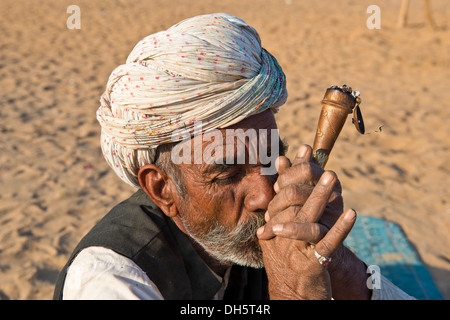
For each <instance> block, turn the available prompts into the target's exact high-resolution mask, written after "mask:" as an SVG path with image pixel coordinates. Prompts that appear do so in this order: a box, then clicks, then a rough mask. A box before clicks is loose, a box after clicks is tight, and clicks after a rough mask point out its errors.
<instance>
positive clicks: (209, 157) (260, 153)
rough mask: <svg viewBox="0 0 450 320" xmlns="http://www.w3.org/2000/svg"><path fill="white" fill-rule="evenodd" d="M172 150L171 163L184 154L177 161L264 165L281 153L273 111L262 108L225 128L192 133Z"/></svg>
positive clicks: (203, 163)
mask: <svg viewBox="0 0 450 320" xmlns="http://www.w3.org/2000/svg"><path fill="white" fill-rule="evenodd" d="M174 151H175V153H174V154H172V160H173V161H174V162H176V161H177V160H179V159H176V157H177V156H182V157H183V160H182V161H179V162H178V164H180V163H184V164H197V165H209V164H214V163H227V164H258V163H263V164H266V163H267V162H268V159H267V158H268V157H276V156H278V154H279V153H280V137H279V134H278V129H277V125H276V121H275V117H274V115H273V113H272V112H271V111H265V112H263V113H261V114H258V115H255V116H252V117H249V118H247V119H245V120H243V121H241V122H239V123H237V124H235V125H232V126H229V127H227V128H222V129H214V130H210V131H208V132H205V133H203V134H200V133H199V134H197V135H195V134H194V137H192V138H190V139H186V140H184V141H182V142H180V144H179V146H178V147H177V148H175V149H174ZM180 151H181V152H180ZM188 154H189V155H190V157H189V156H188ZM174 157H175V158H174ZM270 160H272V161H274V160H273V159H272V158H271V159H270Z"/></svg>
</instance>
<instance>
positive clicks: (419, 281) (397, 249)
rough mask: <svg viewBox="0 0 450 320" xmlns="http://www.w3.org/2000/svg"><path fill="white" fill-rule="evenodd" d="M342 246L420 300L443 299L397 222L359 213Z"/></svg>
mask: <svg viewBox="0 0 450 320" xmlns="http://www.w3.org/2000/svg"><path fill="white" fill-rule="evenodd" d="M345 245H346V246H347V247H349V248H350V249H351V250H353V251H354V252H355V253H356V255H357V256H358V257H359V258H360V259H361V260H363V261H364V262H365V263H366V264H367V265H376V266H378V267H379V268H380V272H381V274H382V275H383V276H384V277H386V278H387V279H389V280H390V281H391V282H392V283H394V284H395V285H396V286H397V287H399V288H401V289H402V290H403V291H405V292H406V293H408V294H409V295H411V296H413V297H415V298H416V299H419V300H442V299H443V297H442V295H441V293H440V292H439V289H438V288H437V287H436V284H435V283H434V281H433V279H432V277H431V275H430V272H429V271H428V269H427V267H426V266H425V264H424V263H423V262H422V261H421V259H420V256H419V254H418V253H417V251H416V250H415V249H414V247H413V246H412V244H411V243H410V242H409V241H408V239H407V238H406V236H405V234H404V232H403V230H402V229H401V228H400V226H399V225H397V224H395V223H393V222H390V221H386V220H383V219H380V218H375V217H368V216H362V215H358V219H357V222H356V224H355V226H354V227H353V229H352V231H351V233H350V235H349V236H348V237H347V239H346V241H345Z"/></svg>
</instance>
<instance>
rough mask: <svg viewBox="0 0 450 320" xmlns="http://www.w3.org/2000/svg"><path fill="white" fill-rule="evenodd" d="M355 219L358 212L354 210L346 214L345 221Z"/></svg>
mask: <svg viewBox="0 0 450 320" xmlns="http://www.w3.org/2000/svg"><path fill="white" fill-rule="evenodd" d="M355 217H356V211H355V210H354V209H350V210H348V211H347V213H346V214H345V216H344V220H346V221H351V220H353V219H355Z"/></svg>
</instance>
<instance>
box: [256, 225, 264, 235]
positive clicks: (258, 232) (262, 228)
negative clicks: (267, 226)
mask: <svg viewBox="0 0 450 320" xmlns="http://www.w3.org/2000/svg"><path fill="white" fill-rule="evenodd" d="M263 232H264V226H262V227H260V228H259V229H258V230H256V234H257V235H258V236H259V235H260V234H262V233H263Z"/></svg>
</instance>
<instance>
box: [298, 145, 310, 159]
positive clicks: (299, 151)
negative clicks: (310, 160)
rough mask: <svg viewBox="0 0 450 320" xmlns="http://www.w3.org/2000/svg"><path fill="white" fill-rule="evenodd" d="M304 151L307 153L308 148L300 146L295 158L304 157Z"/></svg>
mask: <svg viewBox="0 0 450 320" xmlns="http://www.w3.org/2000/svg"><path fill="white" fill-rule="evenodd" d="M306 151H308V148H307V147H306V146H305V145H303V146H301V147H300V148H299V149H298V151H297V157H299V158H303V157H304V156H305V155H306Z"/></svg>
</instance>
